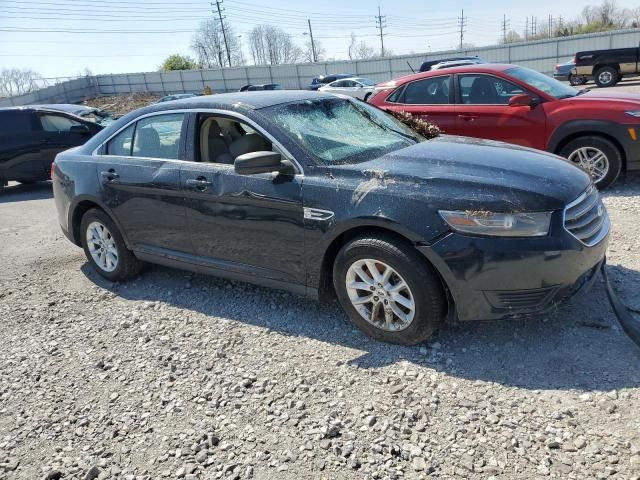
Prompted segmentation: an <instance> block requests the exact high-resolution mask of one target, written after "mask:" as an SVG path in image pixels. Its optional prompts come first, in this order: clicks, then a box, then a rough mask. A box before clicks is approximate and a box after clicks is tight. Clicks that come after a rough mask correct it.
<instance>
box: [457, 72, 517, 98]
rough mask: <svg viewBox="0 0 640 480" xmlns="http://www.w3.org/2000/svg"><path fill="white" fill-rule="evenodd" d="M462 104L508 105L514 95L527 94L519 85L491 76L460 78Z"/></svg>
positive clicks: (463, 76) (462, 76)
mask: <svg viewBox="0 0 640 480" xmlns="http://www.w3.org/2000/svg"><path fill="white" fill-rule="evenodd" d="M458 81H459V85H460V97H461V103H464V104H467V105H508V104H509V99H510V98H511V97H513V96H514V95H519V94H521V93H525V92H524V90H523V89H522V88H521V87H519V86H518V85H516V84H514V83H511V82H509V81H507V80H503V79H501V78H498V77H492V76H490V75H461V76H459V77H458Z"/></svg>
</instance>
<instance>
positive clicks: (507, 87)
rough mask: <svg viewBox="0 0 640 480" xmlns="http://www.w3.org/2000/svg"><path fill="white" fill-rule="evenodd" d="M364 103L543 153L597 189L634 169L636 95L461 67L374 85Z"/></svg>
mask: <svg viewBox="0 0 640 480" xmlns="http://www.w3.org/2000/svg"><path fill="white" fill-rule="evenodd" d="M369 103H372V104H374V105H377V106H378V107H380V108H383V109H385V110H392V111H406V112H409V113H411V114H413V115H417V116H420V117H421V118H424V119H428V120H430V121H432V122H433V123H435V124H437V125H438V126H440V127H441V128H442V129H443V130H444V131H445V133H449V134H454V135H466V136H469V137H478V138H487V139H492V140H501V141H504V142H509V143H515V144H517V145H523V146H526V147H533V148H537V149H540V150H546V151H548V152H551V153H555V154H558V155H561V156H563V157H565V158H568V159H569V160H570V161H571V162H573V163H575V164H576V165H578V166H581V167H582V168H584V169H585V170H587V171H588V172H590V173H591V175H592V177H593V180H594V182H595V183H596V185H597V186H598V187H599V188H606V187H607V186H609V185H611V184H612V183H613V182H614V181H615V180H616V179H617V178H618V176H619V174H620V172H622V171H632V170H640V148H639V144H638V142H637V137H638V135H640V97H639V96H637V95H634V94H629V93H604V92H594V91H589V90H582V91H580V90H576V89H575V88H573V87H570V86H568V85H566V84H563V83H560V82H558V81H557V80H554V79H552V78H550V77H548V76H546V75H543V74H541V73H539V72H536V71H534V70H529V69H528V68H523V67H519V66H515V65H489V64H485V65H468V66H464V67H456V68H451V69H447V70H444V71H441V70H436V71H431V72H425V73H420V74H415V75H409V76H406V77H402V78H399V79H397V80H393V81H390V82H386V83H382V84H379V85H377V86H376V93H375V94H374V95H373V96H372V97H371V98H370V99H369Z"/></svg>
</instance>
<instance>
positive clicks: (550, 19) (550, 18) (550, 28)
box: [549, 14, 553, 38]
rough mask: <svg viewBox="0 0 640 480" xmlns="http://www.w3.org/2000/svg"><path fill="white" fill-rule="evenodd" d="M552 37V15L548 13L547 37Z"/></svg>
mask: <svg viewBox="0 0 640 480" xmlns="http://www.w3.org/2000/svg"><path fill="white" fill-rule="evenodd" d="M551 37H553V15H551V14H549V38H551Z"/></svg>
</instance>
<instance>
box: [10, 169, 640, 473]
mask: <svg viewBox="0 0 640 480" xmlns="http://www.w3.org/2000/svg"><path fill="white" fill-rule="evenodd" d="M606 197H607V198H606V204H607V206H608V208H609V211H610V213H611V216H612V220H613V223H614V232H613V235H612V241H611V246H610V249H609V263H610V266H609V267H608V268H609V272H610V277H611V279H612V281H613V283H614V286H615V288H616V290H617V291H618V292H619V294H620V296H621V298H623V299H624V301H625V302H626V303H627V304H628V305H630V306H632V307H635V308H640V296H639V295H638V291H640V288H639V287H640V254H639V253H638V252H639V251H640V222H639V220H640V216H639V212H640V180H638V179H633V180H630V181H628V182H627V183H626V184H623V185H620V186H618V187H616V188H614V189H613V190H611V191H610V192H608V193H607V195H606ZM0 218H1V219H2V222H0V262H1V264H2V265H3V267H4V268H3V269H2V270H0V318H1V319H2V324H1V327H0V332H1V334H0V479H18V478H19V479H30V480H32V479H45V478H46V479H70V478H73V479H107V478H109V479H127V480H142V479H149V480H150V479H158V478H160V479H161V478H171V479H173V478H184V479H217V478H223V479H245V478H255V479H296V480H300V479H337V478H345V479H356V478H357V479H362V478H364V479H395V478H409V479H413V478H426V477H435V478H456V479H458V478H474V479H475V478H477V479H491V478H526V479H529V478H543V477H553V478H563V479H565V478H568V479H581V478H585V479H586V478H590V479H591V478H615V479H639V478H640V418H639V416H638V412H640V367H639V366H640V350H639V349H638V348H637V347H635V346H634V345H633V344H632V343H631V342H630V341H629V340H628V339H627V338H626V337H625V336H624V334H623V333H622V332H621V331H620V329H619V327H618V325H617V323H616V321H615V318H614V316H613V314H612V312H611V310H610V308H609V306H608V303H607V301H606V297H605V293H604V289H603V286H602V284H601V283H597V284H596V285H595V287H594V289H593V290H592V291H591V292H590V293H588V294H581V295H580V296H578V297H577V298H575V299H573V300H572V301H571V302H570V303H568V304H565V305H563V306H561V307H560V308H559V309H558V310H557V311H556V312H555V313H553V314H550V315H547V316H544V317H540V318H534V319H529V320H514V321H508V322H476V323H466V324H462V325H457V326H448V327H446V328H444V329H443V330H442V331H441V332H440V333H439V335H438V336H437V337H436V338H434V339H433V340H432V341H431V342H430V343H427V344H424V345H421V346H417V347H411V348H405V347H396V346H390V345H385V344H381V343H376V342H374V341H371V340H369V339H367V338H366V337H364V336H363V335H362V334H361V333H360V332H359V331H358V330H356V329H355V328H353V327H352V326H351V325H350V324H349V323H348V322H347V320H346V318H345V316H344V315H343V314H342V313H341V311H340V310H339V308H338V307H337V306H336V305H334V304H329V305H322V304H318V303H315V302H312V301H308V300H305V299H301V298H297V297H294V296H291V295H289V294H286V293H282V292H279V291H274V290H267V289H262V288H257V287H253V286H250V285H246V284H241V283H232V282H227V281H223V280H219V279H215V278H208V277H204V276H199V275H191V274H188V273H185V272H181V271H176V270H171V269H167V268H161V267H153V268H150V269H148V270H147V271H146V272H145V273H144V274H143V275H142V276H141V277H139V278H138V279H136V280H134V281H131V282H128V283H124V284H111V283H108V282H105V281H104V280H102V279H101V278H100V277H98V276H97V275H96V274H94V273H93V272H92V271H91V270H90V269H89V268H88V266H87V264H86V262H85V259H84V256H83V254H82V252H81V251H80V250H79V249H77V248H75V247H73V246H72V245H71V244H70V243H69V242H68V241H67V240H66V239H65V238H64V237H63V236H62V234H61V233H60V230H59V228H58V225H57V219H56V214H55V209H54V204H53V200H52V199H51V190H50V186H49V185H47V184H39V185H32V186H30V187H26V186H17V185H12V186H10V187H9V188H8V189H7V190H6V191H5V192H2V193H0Z"/></svg>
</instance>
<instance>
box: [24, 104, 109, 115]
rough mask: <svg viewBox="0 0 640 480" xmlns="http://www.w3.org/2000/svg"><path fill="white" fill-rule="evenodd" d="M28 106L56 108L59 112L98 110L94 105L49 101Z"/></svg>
mask: <svg viewBox="0 0 640 480" xmlns="http://www.w3.org/2000/svg"><path fill="white" fill-rule="evenodd" d="M29 106H30V107H36V108H42V109H51V110H58V111H60V112H67V113H75V114H78V113H86V112H95V111H96V110H98V109H97V108H94V107H89V106H87V105H76V104H73V103H49V104H43V105H29Z"/></svg>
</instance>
